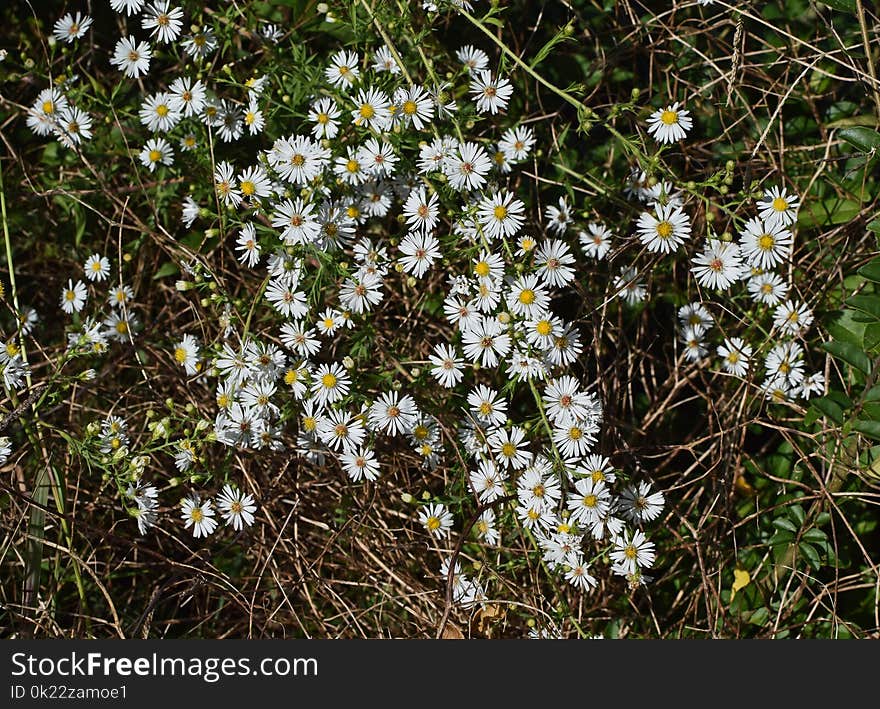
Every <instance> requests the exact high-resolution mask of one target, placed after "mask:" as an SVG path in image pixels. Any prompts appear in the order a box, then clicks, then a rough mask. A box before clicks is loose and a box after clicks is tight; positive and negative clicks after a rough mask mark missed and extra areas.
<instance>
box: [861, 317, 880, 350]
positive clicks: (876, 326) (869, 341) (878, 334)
mask: <svg viewBox="0 0 880 709" xmlns="http://www.w3.org/2000/svg"><path fill="white" fill-rule="evenodd" d="M863 343H864V346H865V349H866V350H873V349H874V348H875V347H877V345H880V323H872V324H870V325H868V327H866V328H865V337H864V340H863Z"/></svg>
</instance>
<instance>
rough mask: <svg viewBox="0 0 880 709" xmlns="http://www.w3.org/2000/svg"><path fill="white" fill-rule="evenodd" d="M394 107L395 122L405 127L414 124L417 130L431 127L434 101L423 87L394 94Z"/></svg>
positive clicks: (412, 87) (398, 91) (415, 87)
mask: <svg viewBox="0 0 880 709" xmlns="http://www.w3.org/2000/svg"><path fill="white" fill-rule="evenodd" d="M394 105H395V106H396V107H397V111H396V112H395V114H394V120H395V121H396V122H398V123H400V124H401V125H404V126H408V125H410V124H412V126H413V128H415V129H416V130H422V129H423V128H425V127H426V126H428V125H430V123H431V121H432V120H433V118H434V101H433V100H432V99H431V96H430V94H428V92H427V91H425V89H424V88H422V87H421V86H415V85H414V86H411V87H409V88H408V89H405V88H399V89H398V90H397V91H396V92H395V94H394Z"/></svg>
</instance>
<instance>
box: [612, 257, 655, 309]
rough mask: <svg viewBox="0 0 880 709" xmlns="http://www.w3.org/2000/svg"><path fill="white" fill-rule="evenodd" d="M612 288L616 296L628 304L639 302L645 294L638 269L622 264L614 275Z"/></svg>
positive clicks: (646, 292)
mask: <svg viewBox="0 0 880 709" xmlns="http://www.w3.org/2000/svg"><path fill="white" fill-rule="evenodd" d="M614 290H615V291H616V293H617V297H618V298H623V299H624V300H625V301H626V302H627V303H628V304H629V305H635V304H636V303H640V302H642V301H643V300H644V299H645V296H647V294H648V291H647V289H646V288H645V284H644V283H642V281H641V280H640V275H639V272H638V270H636V269H635V268H634V267H632V266H622V267H621V269H620V272H619V273H618V275H617V276H615V277H614Z"/></svg>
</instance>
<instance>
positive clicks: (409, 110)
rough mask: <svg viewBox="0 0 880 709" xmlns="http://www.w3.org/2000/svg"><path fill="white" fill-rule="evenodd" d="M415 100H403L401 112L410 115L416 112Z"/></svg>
mask: <svg viewBox="0 0 880 709" xmlns="http://www.w3.org/2000/svg"><path fill="white" fill-rule="evenodd" d="M416 109H417V107H416V102H415V101H404V102H403V112H404V113H405V114H406V115H407V116H412V115H414V114H415V112H416Z"/></svg>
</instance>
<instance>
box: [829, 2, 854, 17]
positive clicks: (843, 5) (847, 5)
mask: <svg viewBox="0 0 880 709" xmlns="http://www.w3.org/2000/svg"><path fill="white" fill-rule="evenodd" d="M822 4H824V5H827V6H828V7H830V8H831V9H832V10H838V11H839V12H848V13H850V14H851V15H855V14H856V0H822Z"/></svg>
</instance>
